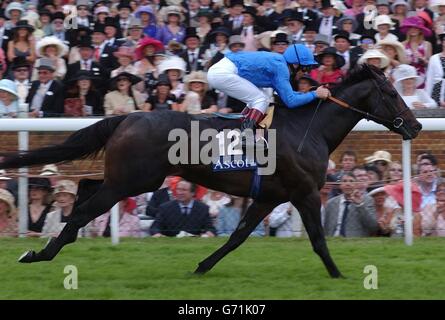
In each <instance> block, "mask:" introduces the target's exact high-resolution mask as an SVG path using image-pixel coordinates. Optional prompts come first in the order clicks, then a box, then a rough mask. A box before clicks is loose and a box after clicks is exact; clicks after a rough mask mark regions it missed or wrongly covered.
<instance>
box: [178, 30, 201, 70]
mask: <svg viewBox="0 0 445 320" xmlns="http://www.w3.org/2000/svg"><path fill="white" fill-rule="evenodd" d="M184 44H185V46H186V49H185V50H184V52H183V53H182V54H180V55H179V56H180V57H181V58H182V59H184V61H185V62H186V64H187V73H190V72H192V71H199V70H204V66H205V65H204V63H205V61H204V59H203V55H204V53H205V51H206V49H207V47H206V46H200V38H199V36H198V34H197V33H196V28H193V27H189V28H187V29H186V30H185V37H184Z"/></svg>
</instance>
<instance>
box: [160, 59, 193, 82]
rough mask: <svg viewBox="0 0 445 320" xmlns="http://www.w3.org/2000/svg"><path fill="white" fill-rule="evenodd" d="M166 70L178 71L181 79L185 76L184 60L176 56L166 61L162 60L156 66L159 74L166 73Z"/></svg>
mask: <svg viewBox="0 0 445 320" xmlns="http://www.w3.org/2000/svg"><path fill="white" fill-rule="evenodd" d="M168 70H179V71H180V73H181V78H182V77H183V76H184V75H185V72H186V70H187V66H186V63H185V61H184V59H182V58H180V57H178V56H171V57H169V58H168V59H165V60H162V61H161V62H160V63H159V65H158V71H159V74H162V73H164V72H167V71H168Z"/></svg>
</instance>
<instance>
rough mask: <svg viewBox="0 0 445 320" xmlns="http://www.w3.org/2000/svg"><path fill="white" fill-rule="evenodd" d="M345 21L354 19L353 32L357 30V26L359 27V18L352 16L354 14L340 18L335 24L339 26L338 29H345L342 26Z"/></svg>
mask: <svg viewBox="0 0 445 320" xmlns="http://www.w3.org/2000/svg"><path fill="white" fill-rule="evenodd" d="M345 21H352V32H354V31H355V30H357V28H358V22H357V20H356V19H355V18H354V17H352V16H344V17H342V18H340V19H338V20H337V22H336V23H335V25H336V26H337V29H338V30H343V28H342V27H343V23H344V22H345Z"/></svg>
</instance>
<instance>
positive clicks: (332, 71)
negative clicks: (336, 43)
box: [310, 47, 345, 87]
mask: <svg viewBox="0 0 445 320" xmlns="http://www.w3.org/2000/svg"><path fill="white" fill-rule="evenodd" d="M316 60H317V62H318V63H319V64H320V66H319V67H318V68H316V69H313V70H312V71H311V73H310V75H311V78H313V79H314V80H315V81H317V82H318V83H319V84H321V85H327V86H328V87H329V86H333V85H336V84H338V83H340V82H341V81H342V79H343V72H342V70H341V68H342V67H343V66H344V65H345V59H344V58H343V57H342V56H341V55H339V54H338V53H337V50H336V49H335V48H332V47H330V48H326V49H325V50H324V51H323V52H322V53H320V54H318V55H317V56H316Z"/></svg>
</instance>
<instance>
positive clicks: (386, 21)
mask: <svg viewBox="0 0 445 320" xmlns="http://www.w3.org/2000/svg"><path fill="white" fill-rule="evenodd" d="M374 28H375V30H377V34H376V35H375V40H376V41H377V43H378V42H380V41H390V42H394V41H398V40H399V38H398V37H397V36H396V35H395V34H393V33H391V32H390V31H391V30H392V29H394V22H392V20H391V18H390V17H389V16H388V15H386V14H382V15H379V16H377V17H375V19H374Z"/></svg>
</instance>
